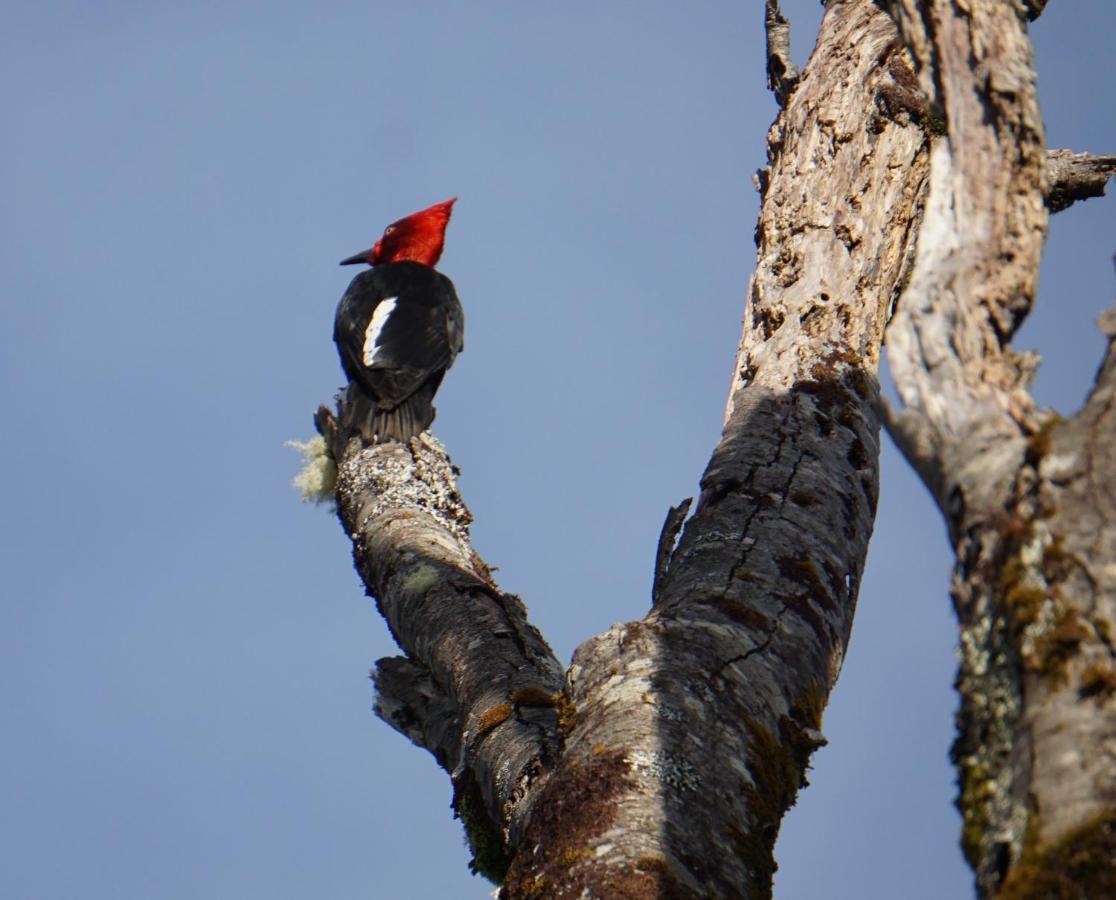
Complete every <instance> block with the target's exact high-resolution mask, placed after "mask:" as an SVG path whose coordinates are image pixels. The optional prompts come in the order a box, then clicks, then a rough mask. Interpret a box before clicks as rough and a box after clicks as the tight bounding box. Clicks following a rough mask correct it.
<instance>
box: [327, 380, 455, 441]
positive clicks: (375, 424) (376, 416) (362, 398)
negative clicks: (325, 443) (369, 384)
mask: <svg viewBox="0 0 1116 900" xmlns="http://www.w3.org/2000/svg"><path fill="white" fill-rule="evenodd" d="M436 390H437V384H434V385H433V386H431V385H430V384H429V383H427V384H424V385H422V386H421V387H420V388H419V389H418V390H417V391H415V392H414V393H413V394H411V396H410V397H408V398H407V399H406V400H404V401H403V402H402V403H400V404H399V405H398V406H395V407H392V408H391V409H381V408H380V407H379V405H378V404H377V403H376V401H375V400H373V399H372V398H371V397H370V396H368V394H367V393H366V392H365V391H364V390H363V389H362V388H361V386H360V385H359V384H357V383H356V382H353V383H350V384H349V386H348V388H347V389H346V390H345V393H344V394H342V395H341V396H340V398H339V400H340V402H339V403H338V411H339V413H340V416H339V419H340V424H341V427H342V428H344V429H345V430H346V431H347V432H349V433H350V434H359V435H360V436H361V437H362V438H363V439H364V440H365V442H366V443H369V444H382V443H385V442H386V441H399V442H400V443H406V442H407V441H409V440H410V439H411V438H413V437H416V436H417V435H419V434H422V432H424V431H426V429H427V428H429V427H430V423H431V422H433V421H434V402H433V401H434V392H435V391H436Z"/></svg>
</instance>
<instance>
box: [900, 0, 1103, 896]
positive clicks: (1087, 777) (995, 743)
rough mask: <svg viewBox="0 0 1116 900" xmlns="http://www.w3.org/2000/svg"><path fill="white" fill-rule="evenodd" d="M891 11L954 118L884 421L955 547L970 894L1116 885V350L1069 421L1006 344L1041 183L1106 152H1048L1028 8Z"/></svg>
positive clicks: (1089, 188) (908, 3) (925, 224)
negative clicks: (894, 395)
mask: <svg viewBox="0 0 1116 900" xmlns="http://www.w3.org/2000/svg"><path fill="white" fill-rule="evenodd" d="M889 6H890V8H891V10H892V12H893V13H894V15H895V16H896V20H897V22H898V23H899V25H900V28H901V31H902V34H903V36H904V39H905V42H906V43H907V44H908V45H909V46H910V47H911V49H912V52H913V54H914V57H915V59H916V62H917V64H918V67H919V72H920V83H921V84H922V86H923V88H924V90H925V91H927V93H928V94H930V95H931V96H932V97H933V98H934V102H935V103H936V104H937V105H939V106H940V107H941V108H942V109H943V110H944V112H945V119H946V134H947V136H946V137H945V138H943V139H942V140H940V141H936V142H935V144H934V147H933V150H932V153H931V163H930V178H929V189H928V196H927V200H926V204H925V209H924V210H923V212H922V215H921V225H920V231H919V238H918V250H917V253H916V255H915V261H914V266H913V270H912V273H911V278H910V281H909V284H908V286H907V288H906V290H905V291H904V293H903V295H902V297H901V299H900V301H899V304H898V307H897V311H896V314H895V316H894V318H893V320H892V322H891V324H890V327H889V329H888V334H887V337H888V353H889V361H890V363H891V369H892V372H893V374H894V376H895V381H896V385H897V388H898V391H899V394H900V397H901V398H902V401H903V404H904V408H903V411H902V412H900V413H895V414H891V415H890V417H889V421H888V424H889V427H890V429H891V432H892V434H893V435H894V436H895V438H896V441H897V443H898V444H899V445H900V447H901V448H902V449H903V450H904V452H905V453H906V455H907V456H908V458H909V459H910V461H911V462H912V464H913V465H914V466H915V467H916V468H917V469H918V471H919V472H920V474H921V475H922V477H923V479H924V480H925V482H926V484H927V486H928V487H929V488H930V490H931V492H932V493H933V494H934V496H935V497H936V499H937V501H938V504H939V506H940V508H941V510H942V512H943V515H944V516H945V519H946V522H947V524H948V526H949V531H950V534H951V536H952V539H953V541H954V544H955V549H956V555H957V563H956V568H955V571H954V579H953V589H952V593H953V599H954V605H955V608H956V610H957V615H958V619H959V623H960V626H961V669H960V673H959V675H958V681H957V686H958V690H959V692H960V695H961V709H960V712H959V714H958V736H957V740H956V743H955V745H954V751H953V752H954V760H955V762H956V764H957V766H958V772H959V783H960V788H961V793H960V797H959V800H958V806H959V808H960V810H961V813H962V816H963V820H964V830H963V835H962V845H963V848H964V850H965V853H966V855H967V857H968V859H969V861H970V863H971V864H972V865H973V868H974V870H975V872H976V879H977V889H978V893H979V894H980V895H981V896H1000V897H1048V896H1050V897H1070V896H1074V897H1076V896H1081V897H1094V896H1095V897H1100V896H1113V895H1116V868H1114V864H1113V862H1112V860H1113V859H1114V858H1116V856H1114V850H1116V702H1114V701H1116V668H1114V665H1113V664H1114V660H1116V656H1114V646H1113V632H1112V623H1113V621H1114V617H1116V590H1114V588H1116V579H1114V576H1116V572H1114V567H1113V563H1114V561H1116V515H1114V514H1116V508H1114V506H1113V500H1114V495H1113V493H1112V491H1111V489H1110V487H1109V484H1110V482H1111V479H1112V477H1113V475H1114V474H1116V472H1114V469H1116V454H1113V452H1112V447H1113V438H1116V430H1114V429H1116V425H1114V422H1113V417H1112V414H1111V410H1112V399H1113V394H1112V390H1113V388H1112V384H1111V380H1112V349H1111V345H1110V348H1109V355H1108V358H1107V361H1106V363H1105V365H1104V367H1103V368H1102V370H1101V373H1100V375H1099V376H1098V380H1097V384H1096V387H1095V389H1094V391H1093V393H1092V395H1091V396H1090V398H1089V400H1088V401H1087V403H1086V405H1085V407H1084V408H1083V409H1082V410H1081V412H1079V413H1078V414H1077V415H1076V416H1074V417H1073V419H1071V420H1069V421H1062V420H1060V419H1059V418H1058V417H1057V416H1055V415H1053V414H1052V413H1050V412H1048V411H1044V410H1041V409H1038V408H1036V406H1035V403H1034V401H1033V400H1032V398H1031V396H1030V394H1029V393H1028V390H1027V387H1028V383H1029V380H1030V377H1031V374H1032V373H1033V371H1034V368H1035V366H1036V364H1037V357H1034V356H1033V355H1027V354H1019V353H1016V352H1015V351H1013V350H1012V348H1011V346H1010V340H1011V336H1012V334H1013V333H1014V332H1015V330H1016V328H1017V327H1018V325H1019V324H1020V322H1021V321H1022V319H1023V317H1024V316H1025V315H1026V314H1027V312H1028V311H1029V309H1030V306H1031V303H1032V301H1033V299H1034V294H1035V286H1036V280H1037V274H1038V264H1039V256H1040V253H1041V250H1042V243H1043V240H1044V238H1045V233H1046V224H1047V222H1046V217H1047V208H1046V205H1044V196H1045V198H1046V204H1047V205H1049V207H1050V208H1051V209H1054V210H1057V209H1059V208H1064V206H1066V205H1068V203H1069V202H1072V201H1073V199H1078V198H1080V197H1084V196H1096V195H1098V194H1099V193H1101V192H1102V191H1103V187H1104V181H1105V180H1106V178H1107V174H1106V173H1105V169H1106V166H1107V165H1108V164H1107V162H1106V161H1105V160H1104V159H1103V158H1100V160H1099V163H1098V162H1096V161H1094V162H1093V163H1086V162H1085V160H1084V159H1082V158H1080V157H1073V156H1072V155H1066V154H1064V153H1062V152H1055V153H1054V154H1052V155H1051V158H1050V162H1049V166H1048V162H1047V156H1046V154H1045V151H1044V148H1043V134H1042V121H1041V117H1040V115H1039V110H1038V103H1037V97H1036V93H1035V85H1034V67H1033V63H1032V57H1031V48H1030V43H1029V41H1028V38H1027V33H1026V24H1025V22H1024V21H1023V16H1022V13H1021V10H1019V9H1017V8H1016V7H1014V6H1013V5H1012V4H1006V3H1002V2H999V0H970V2H969V3H967V4H966V8H965V12H964V14H962V13H961V11H960V10H959V8H958V7H957V6H956V5H955V4H954V3H952V2H951V0H926V2H915V0H897V2H893V3H891V4H889ZM1083 173H1084V177H1082V176H1083ZM1044 175H1045V176H1046V179H1045V180H1044ZM1071 184H1076V185H1078V186H1077V187H1069V185H1071ZM1110 330H1111V329H1110Z"/></svg>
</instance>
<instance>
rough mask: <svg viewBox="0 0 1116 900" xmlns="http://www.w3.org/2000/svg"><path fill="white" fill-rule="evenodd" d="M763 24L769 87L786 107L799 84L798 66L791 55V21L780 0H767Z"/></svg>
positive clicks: (781, 104) (777, 99)
mask: <svg viewBox="0 0 1116 900" xmlns="http://www.w3.org/2000/svg"><path fill="white" fill-rule="evenodd" d="M763 24H764V31H765V32H766V34H767V87H768V88H769V89H770V90H771V91H772V93H774V94H775V99H776V101H777V102H778V103H779V106H780V107H785V106H786V105H787V100H788V99H790V95H791V94H793V93H794V89H795V88H796V87H797V86H798V66H796V65H795V64H794V59H793V58H792V57H791V47H790V22H788V21H787V17H786V16H784V15H783V11H782V10H781V9H779V0H767V3H766V8H765V11H764V20H763Z"/></svg>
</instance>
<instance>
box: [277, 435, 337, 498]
mask: <svg viewBox="0 0 1116 900" xmlns="http://www.w3.org/2000/svg"><path fill="white" fill-rule="evenodd" d="M286 446H287V447H293V448H294V449H295V450H297V451H298V452H299V453H301V454H302V463H303V465H302V470H301V471H300V472H299V473H298V474H297V475H296V476H295V477H294V478H293V479H292V480H291V484H292V485H293V486H294V488H295V490H297V491H298V493H299V496H300V497H302V502H303V503H332V502H333V500H334V497H335V494H336V491H337V463H335V462H334V461H333V457H331V456H330V455H329V451H327V450H326V442H325V440H324V439H323V438H322V436H321V435H320V434H319V435H315V436H314V437H312V438H310V440H308V441H305V442H303V441H287V443H286Z"/></svg>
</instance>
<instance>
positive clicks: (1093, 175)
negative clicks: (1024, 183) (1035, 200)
mask: <svg viewBox="0 0 1116 900" xmlns="http://www.w3.org/2000/svg"><path fill="white" fill-rule="evenodd" d="M1113 175H1116V156H1093V155H1092V154H1089V153H1074V152H1073V151H1072V150H1049V151H1047V154H1046V178H1047V189H1046V205H1047V206H1048V207H1049V208H1050V211H1051V212H1055V213H1056V212H1061V211H1062V210H1063V209H1067V208H1068V207H1070V206H1072V205H1073V204H1074V203H1076V202H1077V201H1078V200H1087V199H1089V198H1090V197H1103V196H1104V189H1105V187H1106V186H1107V185H1108V179H1110V178H1111V177H1112V176H1113Z"/></svg>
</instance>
